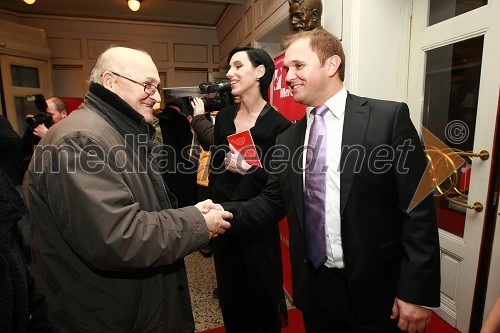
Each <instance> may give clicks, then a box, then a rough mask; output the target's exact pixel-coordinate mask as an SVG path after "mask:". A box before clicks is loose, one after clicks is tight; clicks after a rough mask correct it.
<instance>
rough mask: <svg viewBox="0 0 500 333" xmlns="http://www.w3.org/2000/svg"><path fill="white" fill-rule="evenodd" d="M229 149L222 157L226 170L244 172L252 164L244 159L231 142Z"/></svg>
mask: <svg viewBox="0 0 500 333" xmlns="http://www.w3.org/2000/svg"><path fill="white" fill-rule="evenodd" d="M229 149H230V151H228V153H227V154H226V158H225V159H224V165H225V166H226V170H228V171H231V172H234V173H239V174H240V175H244V174H246V173H247V171H248V169H250V168H251V167H252V166H251V165H250V164H248V163H247V161H245V158H244V157H243V155H241V154H240V153H239V152H238V151H237V150H236V149H235V148H234V147H233V145H232V144H229Z"/></svg>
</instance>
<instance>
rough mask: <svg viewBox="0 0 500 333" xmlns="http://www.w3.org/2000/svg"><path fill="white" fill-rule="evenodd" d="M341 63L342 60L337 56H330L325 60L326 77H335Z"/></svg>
mask: <svg viewBox="0 0 500 333" xmlns="http://www.w3.org/2000/svg"><path fill="white" fill-rule="evenodd" d="M341 63H342V59H340V57H339V56H338V55H334V56H331V57H330V58H328V59H327V60H326V65H327V67H328V75H329V76H335V74H336V73H337V71H338V70H339V67H340V64H341Z"/></svg>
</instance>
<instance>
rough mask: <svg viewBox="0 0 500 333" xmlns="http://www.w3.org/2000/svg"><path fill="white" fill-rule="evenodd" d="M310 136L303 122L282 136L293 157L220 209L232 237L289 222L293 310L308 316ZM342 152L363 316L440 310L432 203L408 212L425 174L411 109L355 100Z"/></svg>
mask: <svg viewBox="0 0 500 333" xmlns="http://www.w3.org/2000/svg"><path fill="white" fill-rule="evenodd" d="M305 131H306V119H305V118H303V119H302V120H300V121H299V122H298V123H296V124H295V125H294V126H292V127H291V128H289V129H288V130H287V131H285V132H284V133H282V134H281V135H280V136H279V137H278V138H277V141H276V143H277V145H283V146H284V147H287V148H288V152H286V151H287V149H284V150H283V152H284V156H283V157H282V158H280V159H279V160H281V161H278V162H275V163H274V168H275V170H276V172H275V173H274V174H271V176H270V177H269V181H268V183H267V185H266V187H265V188H264V190H263V192H262V194H261V195H259V196H258V197H256V198H254V199H252V200H250V201H248V202H245V203H225V204H223V207H224V208H225V209H226V210H229V211H231V212H233V214H234V219H233V222H232V224H233V226H232V228H231V230H232V232H238V231H239V230H245V229H258V228H260V227H261V226H262V225H264V224H266V223H269V221H277V220H279V219H280V218H281V217H282V215H283V213H285V214H286V216H287V218H288V224H289V230H290V257H291V264H292V288H293V296H294V303H295V305H296V306H297V307H298V308H299V309H301V310H303V311H307V307H308V305H309V302H314V300H312V299H309V294H308V265H309V263H308V259H307V252H306V236H305V229H304V214H307V212H305V211H304V207H303V173H302V172H301V168H302V154H301V152H302V151H303V144H304V136H305ZM342 147H343V150H342V156H341V165H342V166H343V169H342V173H341V176H340V196H341V198H340V205H341V207H340V212H341V235H342V247H343V251H344V263H345V273H346V281H347V287H348V290H349V297H350V300H351V303H352V305H353V307H354V311H355V313H356V315H357V316H358V318H359V319H361V320H372V319H375V318H379V317H382V316H387V315H390V313H391V308H392V304H393V302H394V297H398V298H400V299H402V300H404V301H406V302H410V303H414V304H418V305H424V306H430V307H438V306H439V303H440V290H439V289H440V266H439V256H440V250H439V239H438V229H437V224H436V216H435V206H434V201H433V198H432V195H429V196H428V197H426V198H425V199H424V200H423V201H422V202H421V203H420V204H418V205H417V206H416V207H415V208H414V209H413V210H412V211H410V212H407V208H408V206H409V203H410V201H411V199H412V197H413V195H414V193H415V190H416V188H417V186H418V184H419V182H420V179H421V177H422V174H423V173H424V170H425V167H426V159H425V156H424V154H423V150H422V147H421V143H420V140H419V137H418V134H417V132H416V130H415V128H414V126H413V125H412V123H411V120H410V118H409V112H408V107H407V105H406V104H404V103H396V102H389V101H381V100H374V99H369V98H364V97H358V96H355V95H351V94H348V97H347V101H346V110H345V118H344V129H343V137H342ZM405 147H406V148H405ZM287 154H288V155H287ZM377 156H378V161H377V159H376V157H377Z"/></svg>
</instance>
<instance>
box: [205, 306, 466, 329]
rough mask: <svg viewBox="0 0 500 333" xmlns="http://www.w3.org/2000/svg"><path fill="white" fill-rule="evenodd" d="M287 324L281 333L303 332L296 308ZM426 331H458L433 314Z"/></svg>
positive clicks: (289, 316)
mask: <svg viewBox="0 0 500 333" xmlns="http://www.w3.org/2000/svg"><path fill="white" fill-rule="evenodd" d="M288 320H289V324H288V327H287V328H284V329H282V330H281V332H282V333H304V323H303V322H302V315H301V314H300V311H299V310H297V309H292V310H289V311H288ZM201 333H226V330H225V329H224V327H218V328H214V329H213V330H208V331H203V332H201ZM427 333H460V332H459V331H457V330H456V329H454V328H453V327H451V326H450V325H449V324H448V323H447V322H445V321H444V320H443V319H441V318H440V317H439V316H437V315H436V314H434V315H433V316H432V321H431V324H430V325H429V328H428V329H427Z"/></svg>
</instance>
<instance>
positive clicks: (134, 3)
mask: <svg viewBox="0 0 500 333" xmlns="http://www.w3.org/2000/svg"><path fill="white" fill-rule="evenodd" d="M25 1H26V0H25ZM28 1H34V0H28ZM141 2H142V0H128V1H127V3H128V8H130V10H131V11H133V12H136V11H138V10H139V8H141Z"/></svg>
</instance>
